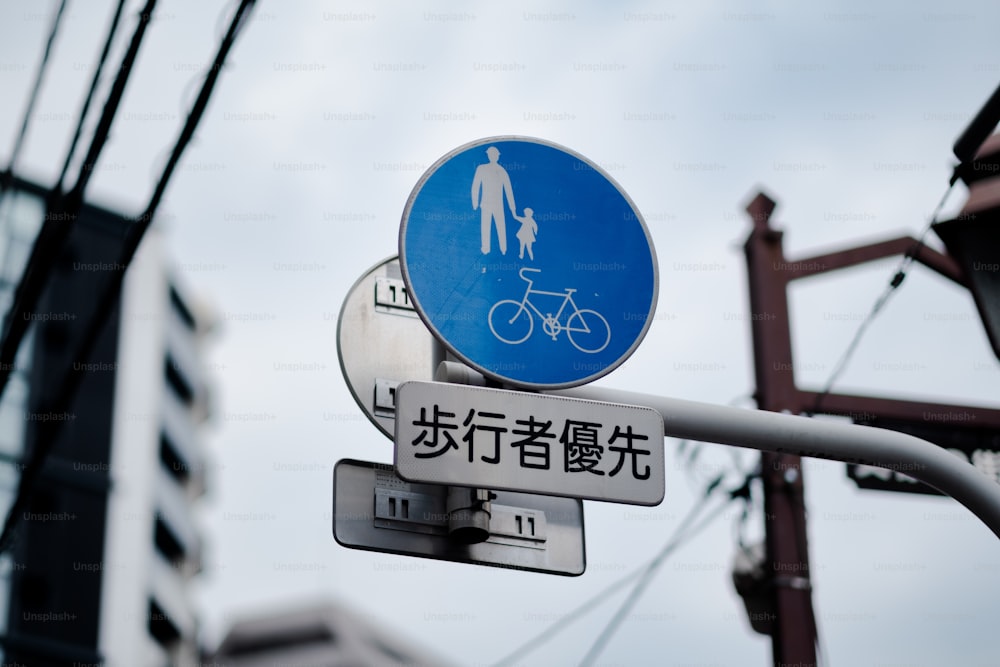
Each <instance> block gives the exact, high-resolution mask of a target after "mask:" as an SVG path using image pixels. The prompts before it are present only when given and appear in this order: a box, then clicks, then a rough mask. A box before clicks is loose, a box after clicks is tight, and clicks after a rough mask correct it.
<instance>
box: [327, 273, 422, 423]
mask: <svg viewBox="0 0 1000 667" xmlns="http://www.w3.org/2000/svg"><path fill="white" fill-rule="evenodd" d="M435 345H436V341H435V340H434V337H433V336H431V334H430V332H429V331H428V330H427V327H426V326H425V325H424V323H423V322H421V320H420V318H419V317H418V316H417V313H416V311H415V310H414V309H413V304H412V303H411V302H410V297H409V293H408V291H407V289H406V285H405V284H404V283H403V278H402V273H401V272H400V268H399V261H398V260H397V259H396V258H395V257H390V258H389V259H386V260H385V261H383V262H380V263H379V264H377V265H375V266H374V267H372V268H371V269H370V270H369V271H367V272H366V273H365V274H364V275H363V276H362V277H361V278H359V279H358V281H357V282H356V283H354V286H353V287H352V288H351V290H350V292H348V294H347V298H345V299H344V305H343V306H342V307H341V309H340V318H339V320H338V322H337V356H338V357H339V359H340V369H341V371H342V372H343V374H344V379H345V380H346V382H347V386H348V387H349V388H350V390H351V394H352V395H353V396H354V400H355V401H357V403H358V405H359V406H361V409H362V410H363V411H364V413H365V414H366V415H367V416H368V418H369V419H370V420H371V421H372V423H373V424H375V426H377V427H378V429H379V430H380V431H382V433H384V434H385V435H386V436H388V437H389V438H391V437H392V433H393V422H394V415H395V396H396V386H397V385H399V384H400V383H401V382H404V381H406V380H431V379H433V377H434V369H435V368H436V367H437V362H438V361H440V360H438V359H435V358H434V348H435Z"/></svg>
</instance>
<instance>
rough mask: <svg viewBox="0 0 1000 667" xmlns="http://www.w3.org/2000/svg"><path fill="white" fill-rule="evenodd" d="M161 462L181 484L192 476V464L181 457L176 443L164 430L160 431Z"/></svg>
mask: <svg viewBox="0 0 1000 667" xmlns="http://www.w3.org/2000/svg"><path fill="white" fill-rule="evenodd" d="M160 462H161V463H162V464H163V467H165V468H166V469H167V472H168V473H170V476H171V477H173V478H174V479H175V480H177V482H178V483H180V484H184V483H185V482H187V480H188V478H189V477H190V476H191V466H190V465H189V464H188V463H187V462H186V461H184V459H182V458H181V456H180V454H178V453H177V448H176V447H175V446H174V443H173V442H171V440H170V437H169V436H168V435H167V434H166V433H164V432H163V431H160Z"/></svg>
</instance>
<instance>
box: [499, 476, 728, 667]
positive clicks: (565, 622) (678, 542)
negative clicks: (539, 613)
mask: <svg viewBox="0 0 1000 667" xmlns="http://www.w3.org/2000/svg"><path fill="white" fill-rule="evenodd" d="M721 480H722V477H718V478H716V479H715V480H713V481H712V482H711V483H709V484H708V486H706V488H705V491H704V493H703V494H702V495H701V497H700V498H699V499H698V501H697V502H696V503H695V505H693V506H692V507H691V509H690V510H688V513H687V515H686V516H685V517H684V518H683V519H682V520H681V523H680V524H679V525H678V526H677V528H676V529H675V530H674V532H673V534H672V535H671V536H670V539H668V540H667V542H666V544H665V545H664V546H663V547H662V548H661V549H660V551H659V553H657V555H656V556H655V557H654V558H653V559H652V560H650V561H649V562H648V563H646V564H645V565H641V566H639V567H638V568H636V569H635V570H633V571H632V572H630V573H629V574H627V575H625V576H624V577H621V578H620V579H618V580H616V581H614V582H612V583H611V584H609V585H608V586H606V587H605V588H603V589H601V590H600V591H599V592H597V593H596V594H595V595H593V596H591V597H590V598H588V599H587V600H586V601H585V602H583V603H582V604H580V605H578V606H577V607H576V608H575V609H573V610H572V611H570V612H569V613H567V614H563V615H562V616H561V617H560V618H559V620H557V621H556V622H555V623H553V624H551V625H550V626H549V627H547V628H545V630H543V631H542V632H540V633H538V634H537V635H535V636H534V637H532V638H531V639H529V640H528V641H526V642H525V643H523V644H522V645H521V646H519V647H517V648H516V649H514V650H513V651H511V652H510V653H508V654H507V655H506V656H504V657H503V658H501V659H500V660H499V661H497V662H496V663H494V665H493V667H505V666H506V665H512V664H514V662H515V661H516V660H518V659H519V658H521V657H522V656H524V655H527V654H528V653H530V652H532V651H534V650H535V649H537V648H538V647H539V646H541V645H542V644H544V643H546V642H547V641H549V640H551V639H552V638H554V637H555V636H556V635H557V634H558V633H560V632H562V631H563V630H564V629H565V628H566V627H568V626H569V625H570V624H571V623H573V622H574V621H576V620H577V619H579V618H580V617H582V616H583V615H584V614H586V613H587V612H589V611H591V610H592V609H594V608H595V607H597V606H598V605H599V604H600V603H602V602H604V600H606V599H607V598H608V597H609V596H611V595H612V594H613V593H615V592H617V591H618V590H619V589H620V588H621V587H622V586H624V585H626V584H628V583H629V582H630V581H633V580H634V579H637V578H639V577H645V576H646V574H647V573H648V572H649V571H650V568H654V569H655V568H657V567H659V564H662V562H663V561H665V560H666V558H667V556H669V555H670V554H671V553H672V552H673V551H675V550H676V549H677V548H678V547H680V546H682V545H683V544H684V542H685V541H687V540H688V539H690V538H692V537H694V536H695V535H696V534H697V533H699V532H701V531H702V530H703V529H704V528H705V527H706V526H708V524H710V523H711V522H712V521H714V520H715V519H716V518H717V516H718V514H719V513H720V512H721V511H722V510H723V509H725V508H726V507H728V506H729V502H731V501H732V500H733V499H734V498H736V497H737V495H736V494H735V492H734V493H731V494H730V498H729V499H728V500H727V501H726V502H725V503H723V504H722V505H720V506H719V507H717V508H716V509H715V510H713V511H712V513H711V514H710V515H708V516H707V517H705V518H704V519H703V520H702V522H701V523H699V524H698V525H697V526H694V527H691V524H692V523H693V522H694V520H695V519H697V518H698V515H699V514H701V512H702V511H703V510H704V509H705V506H706V505H707V503H708V500H709V498H710V497H711V495H712V493H713V492H714V491H715V490H716V489H717V488H718V485H719V482H721ZM611 632H613V630H612V631H611Z"/></svg>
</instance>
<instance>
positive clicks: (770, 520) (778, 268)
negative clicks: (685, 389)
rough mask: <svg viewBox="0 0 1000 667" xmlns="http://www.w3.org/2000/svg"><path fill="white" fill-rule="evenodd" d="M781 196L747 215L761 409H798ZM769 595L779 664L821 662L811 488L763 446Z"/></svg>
mask: <svg viewBox="0 0 1000 667" xmlns="http://www.w3.org/2000/svg"><path fill="white" fill-rule="evenodd" d="M774 209H775V202H774V201H773V200H772V199H770V198H769V197H767V196H766V195H764V194H763V193H761V194H758V195H757V196H756V197H755V198H754V199H753V201H751V202H750V205H749V206H747V209H746V210H747V213H749V214H750V217H751V219H752V221H753V229H752V231H751V232H750V236H749V237H748V238H747V241H746V244H745V245H744V252H745V254H746V258H747V282H748V287H749V292H750V294H749V296H750V328H751V332H752V334H753V358H754V377H755V379H756V382H757V391H756V393H755V398H756V400H757V407H758V408H760V409H761V410H770V411H772V412H781V411H783V410H789V411H792V412H798V410H796V405H797V404H796V401H795V398H796V388H795V374H794V372H793V370H794V364H793V362H792V334H791V324H790V322H789V319H790V318H789V316H788V282H789V280H790V278H789V274H790V272H789V270H788V269H789V268H792V267H793V265H792V264H791V263H789V262H788V261H786V259H785V253H784V249H783V247H782V243H781V239H782V233H781V232H780V231H778V230H775V229H772V228H771V226H770V220H771V214H772V213H773V212H774ZM760 472H761V482H762V485H763V492H764V533H765V538H766V539H765V546H766V553H767V559H766V562H767V574H768V580H767V584H768V588H767V589H766V590H767V595H768V597H769V598H770V600H771V604H772V609H773V610H774V615H775V618H774V623H773V624H772V629H771V633H770V634H771V655H772V659H773V663H774V665H775V666H776V667H777V666H779V665H815V664H816V617H815V613H814V611H813V606H812V583H811V581H810V571H809V546H808V540H807V537H806V511H805V486H804V478H803V475H802V466H801V461H800V460H799V457H798V456H794V455H790V454H775V453H772V452H766V451H765V452H762V453H761V456H760Z"/></svg>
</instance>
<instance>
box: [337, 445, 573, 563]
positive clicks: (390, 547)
mask: <svg viewBox="0 0 1000 667" xmlns="http://www.w3.org/2000/svg"><path fill="white" fill-rule="evenodd" d="M492 495H493V496H494V497H493V499H492V500H491V501H490V503H489V506H490V522H489V538H488V539H487V540H486V541H485V542H479V543H476V544H462V543H461V542H459V541H456V540H454V539H453V538H451V537H449V535H448V510H447V505H446V503H447V496H448V487H446V486H441V485H437V484H420V483H414V482H407V481H405V480H403V479H401V478H400V477H399V476H397V475H396V473H395V472H394V471H393V467H392V466H391V465H386V464H378V463H368V462H364V461H354V460H349V459H343V460H341V461H339V462H338V463H337V465H336V466H335V467H334V471H333V535H334V537H335V538H336V540H337V542H338V543H339V544H341V545H342V546H345V547H349V548H352V549H365V550H368V551H379V552H384V553H394V554H400V555H408V556H418V557H421V558H433V559H437V560H447V561H454V562H458V563H475V564H479V565H489V566H493V567H504V568H511V569H516V570H529V571H533V572H544V573H548V574H560V575H567V576H577V575H580V574H583V571H584V569H586V556H585V552H584V533H583V502H582V501H580V500H575V499H572V498H552V497H548V496H537V495H529V494H525V493H510V492H502V491H501V492H497V493H495V494H492Z"/></svg>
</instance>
